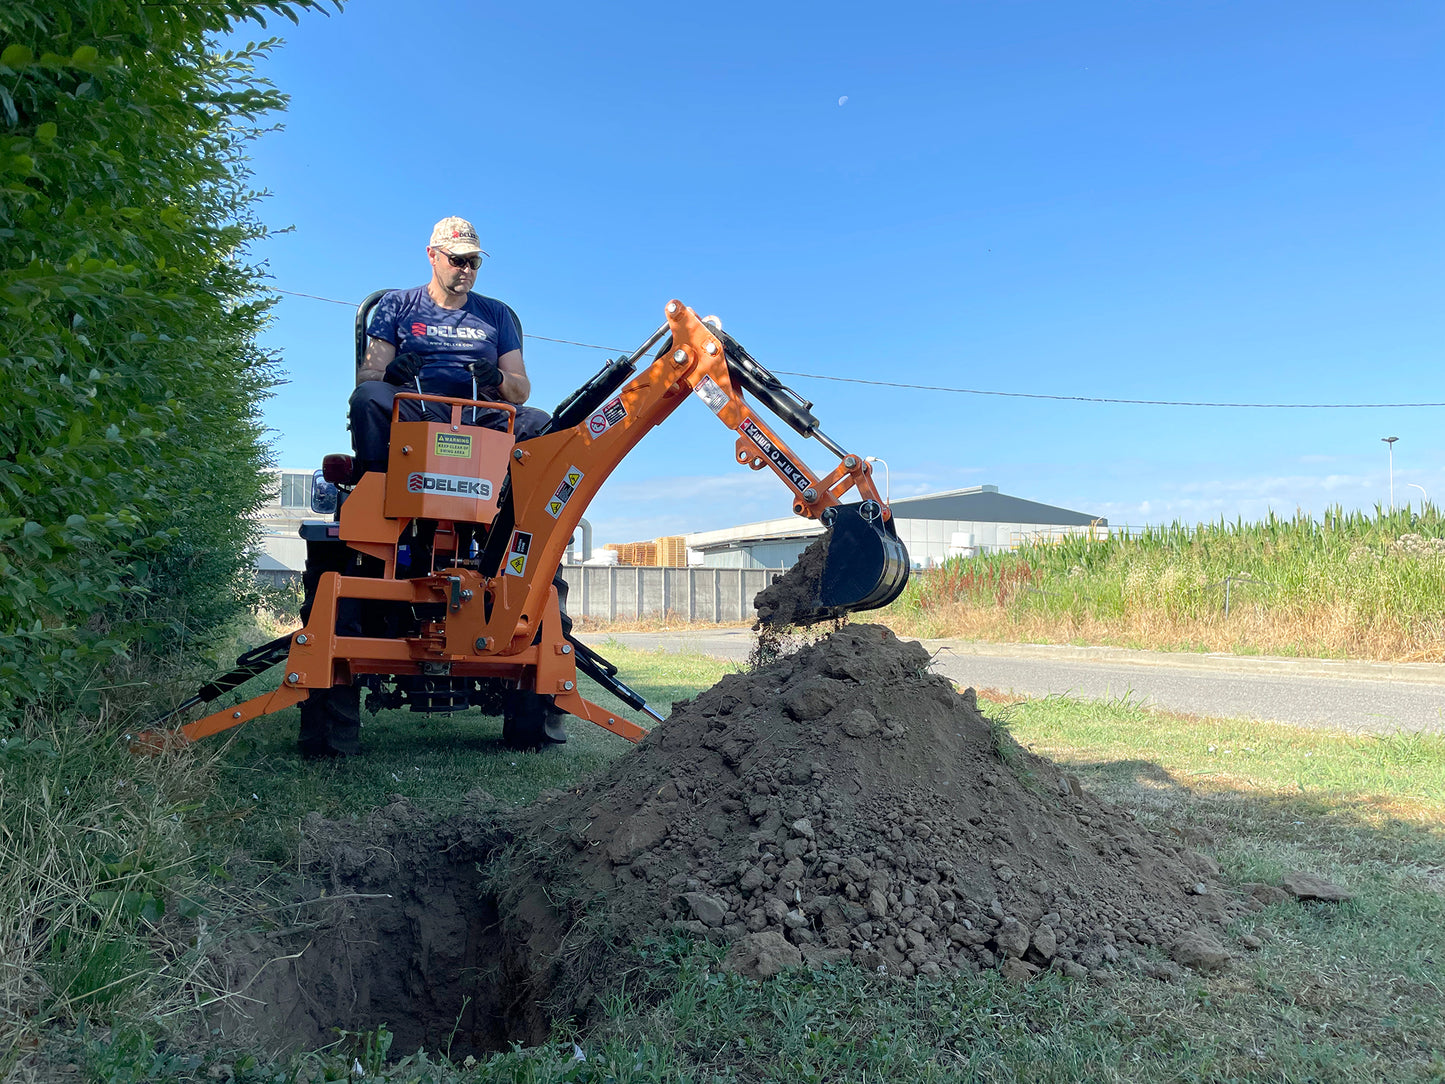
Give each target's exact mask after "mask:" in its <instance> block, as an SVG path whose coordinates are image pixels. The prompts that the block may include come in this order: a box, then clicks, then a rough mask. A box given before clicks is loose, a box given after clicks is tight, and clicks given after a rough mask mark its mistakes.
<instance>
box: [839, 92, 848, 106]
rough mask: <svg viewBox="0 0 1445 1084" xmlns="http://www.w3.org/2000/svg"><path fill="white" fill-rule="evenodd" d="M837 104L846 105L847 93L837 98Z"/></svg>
mask: <svg viewBox="0 0 1445 1084" xmlns="http://www.w3.org/2000/svg"><path fill="white" fill-rule="evenodd" d="M838 104H839V105H847V104H848V95H846V94H845V95H843V97H841V98H839V99H838Z"/></svg>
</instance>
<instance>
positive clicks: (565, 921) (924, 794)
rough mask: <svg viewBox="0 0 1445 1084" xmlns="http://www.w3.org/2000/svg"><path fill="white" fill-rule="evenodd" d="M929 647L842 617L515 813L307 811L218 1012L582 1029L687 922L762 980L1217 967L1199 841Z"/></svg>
mask: <svg viewBox="0 0 1445 1084" xmlns="http://www.w3.org/2000/svg"><path fill="white" fill-rule="evenodd" d="M930 661H931V660H930V658H929V656H928V654H927V652H926V651H925V650H924V649H923V647H922V646H921V645H919V644H917V643H914V642H904V641H900V640H898V639H897V638H895V637H894V636H893V634H892V633H891V632H889V631H888V630H886V629H884V628H881V627H879V626H875V625H850V626H845V627H843V628H840V629H836V630H834V631H833V632H831V633H830V634H828V635H827V636H826V637H825V638H823V639H821V640H819V641H817V642H815V643H812V644H810V645H807V646H804V647H802V648H801V649H799V650H797V651H796V652H795V653H793V654H790V655H786V656H783V657H780V658H776V659H774V660H773V661H771V662H769V663H767V664H765V665H761V666H759V667H757V668H754V669H752V670H750V671H748V672H744V673H736V674H731V675H729V676H727V677H725V678H723V680H722V681H720V682H719V683H718V684H717V685H715V686H713V687H712V688H710V689H708V690H706V691H705V692H703V693H701V694H700V695H699V696H698V697H697V698H696V699H694V700H692V701H691V702H683V703H679V704H677V705H674V711H673V713H672V716H671V718H670V719H669V720H668V721H667V722H666V723H665V724H662V725H660V726H658V727H657V728H656V729H654V730H653V732H652V733H651V734H650V735H649V737H648V738H647V739H646V740H645V741H644V742H643V743H642V744H641V745H640V746H638V747H637V748H636V749H635V750H633V751H631V752H629V753H627V754H626V755H624V756H622V757H620V758H618V760H616V761H615V762H614V763H613V764H612V765H611V766H610V767H609V768H608V769H607V770H606V771H605V772H603V773H602V774H600V775H598V776H596V777H594V778H592V779H589V780H585V781H582V782H580V783H578V784H577V785H576V786H575V787H574V788H573V789H571V790H569V791H567V792H548V793H544V794H543V795H542V796H540V797H539V798H538V800H537V801H535V802H533V803H532V804H531V805H530V806H528V807H526V808H523V809H521V810H514V811H509V810H505V809H502V808H499V807H498V806H497V805H496V804H495V803H492V802H489V801H488V800H486V798H485V796H483V795H476V796H473V800H470V801H468V802H466V803H463V805H462V807H461V808H459V809H457V810H454V811H452V812H451V813H449V814H448V815H446V816H443V817H440V818H439V817H436V816H429V815H423V814H422V813H421V812H419V811H418V810H417V809H415V808H414V807H413V806H411V805H409V804H407V803H406V802H403V801H398V802H396V803H394V804H392V805H390V806H388V807H386V808H384V809H381V810H378V811H377V812H375V813H374V814H373V815H371V816H370V817H369V818H368V819H367V820H366V821H364V822H362V823H360V824H336V823H331V822H327V821H323V820H321V819H320V818H319V817H317V816H314V815H313V816H312V817H311V818H310V819H309V820H308V821H307V822H306V823H305V824H304V825H303V837H304V838H303V847H302V856H301V864H302V869H303V871H304V873H305V876H306V878H307V883H308V884H309V885H310V888H309V889H308V892H309V893H310V897H311V899H310V901H309V902H308V903H307V907H305V908H301V907H300V906H299V905H298V908H297V909H295V911H294V912H293V913H296V914H300V912H301V911H302V910H305V911H307V914H306V918H305V921H304V922H303V921H297V922H294V923H291V925H290V926H289V927H288V926H281V927H280V928H279V929H275V930H272V931H271V932H269V933H265V932H253V933H252V934H251V935H250V936H251V937H252V938H253V940H252V941H251V942H249V943H247V944H245V945H243V946H240V947H239V948H237V947H235V943H234V941H233V942H232V944H233V948H232V949H231V950H228V955H227V956H226V959H225V961H224V962H225V965H226V967H227V971H228V988H230V989H233V990H237V991H239V993H238V996H237V997H235V998H231V999H228V1000H227V1002H226V1006H227V1007H226V1009H225V1012H224V1014H223V1015H224V1019H219V1018H218V1020H217V1022H216V1023H215V1026H218V1027H222V1028H223V1029H224V1030H227V1031H229V1032H231V1033H232V1034H237V1033H238V1032H242V1031H244V1032H249V1033H250V1034H249V1037H251V1038H254V1039H258V1040H260V1041H262V1042H265V1043H268V1044H270V1045H273V1046H277V1047H279V1046H287V1045H289V1046H293V1047H294V1046H305V1045H317V1044H320V1043H325V1042H327V1041H329V1040H331V1039H332V1038H334V1029H338V1028H340V1029H346V1030H350V1031H366V1030H368V1029H372V1028H375V1027H377V1026H378V1025H380V1024H382V1023H385V1024H386V1026H387V1027H388V1028H389V1029H390V1030H391V1032H392V1033H393V1034H394V1035H395V1036H396V1043H395V1046H394V1048H393V1049H394V1052H396V1053H404V1052H407V1051H409V1050H413V1049H415V1048H416V1047H418V1046H425V1047H426V1048H427V1049H428V1050H431V1051H437V1050H441V1051H446V1050H448V1049H449V1050H450V1052H451V1055H452V1056H453V1057H456V1056H464V1055H465V1054H467V1053H481V1052H483V1051H486V1050H490V1049H496V1048H499V1047H503V1046H505V1045H507V1044H508V1043H512V1042H520V1043H524V1044H527V1043H535V1042H539V1041H542V1040H543V1039H545V1037H546V1035H547V1031H548V1027H549V1025H550V1024H551V1022H553V1021H555V1020H558V1019H560V1018H563V1017H570V1018H572V1019H575V1020H578V1021H580V1022H581V1023H582V1024H583V1025H584V1026H585V1024H586V1021H587V1020H588V1018H589V1016H590V1015H591V1014H592V1013H593V1012H594V1011H596V1010H597V1009H598V1008H599V1006H600V1004H601V999H602V998H603V997H604V996H605V994H606V993H607V992H608V979H607V976H615V975H617V974H621V973H622V972H623V971H624V970H625V966H626V958H627V957H628V955H629V954H630V953H632V952H633V951H634V950H635V949H636V948H637V947H638V946H640V945H641V944H643V943H644V942H645V941H646V940H647V939H648V938H651V937H657V936H671V935H675V934H678V933H681V934H683V935H686V936H690V937H696V938H704V939H707V940H710V941H714V942H717V943H720V944H726V945H727V946H729V947H728V948H727V955H726V958H725V964H724V966H725V967H727V968H730V969H732V970H736V971H739V972H742V973H744V974H747V975H750V976H753V977H757V978H766V977H767V976H770V975H772V974H774V973H776V972H777V971H779V970H781V969H783V968H786V967H790V966H809V967H815V968H817V967H826V966H830V965H833V966H859V967H863V968H866V969H868V970H870V971H883V972H887V973H889V974H892V975H896V976H901V977H904V978H908V977H912V976H933V975H939V974H943V973H948V972H956V971H960V970H962V971H969V972H979V971H982V970H984V969H998V970H1001V971H1002V972H1003V973H1004V975H1005V976H1006V977H1007V978H1009V979H1010V980H1012V981H1016V982H1026V981H1028V980H1029V979H1030V978H1032V977H1033V976H1034V975H1036V974H1038V973H1039V972H1040V971H1042V970H1044V969H1050V968H1052V969H1055V970H1058V971H1062V972H1064V973H1065V974H1066V975H1068V976H1072V977H1074V978H1076V979H1079V980H1084V981H1087V980H1089V978H1090V977H1091V976H1092V977H1096V978H1099V979H1101V980H1103V981H1107V980H1108V978H1109V975H1110V973H1111V972H1112V971H1114V970H1115V969H1119V968H1130V969H1135V970H1142V971H1144V972H1146V973H1150V974H1154V975H1156V976H1157V977H1159V978H1164V979H1167V978H1170V977H1171V975H1172V976H1173V977H1177V975H1178V972H1179V968H1180V967H1181V966H1191V967H1196V968H1201V969H1209V968H1216V967H1222V966H1225V965H1226V964H1227V962H1228V959H1229V957H1230V954H1231V951H1230V948H1229V947H1227V945H1226V938H1225V935H1224V933H1223V931H1222V927H1223V925H1224V924H1225V923H1226V922H1227V921H1228V920H1229V919H1230V917H1231V916H1233V915H1234V914H1236V913H1238V912H1239V911H1240V910H1242V909H1244V908H1245V907H1246V902H1245V901H1241V900H1239V899H1237V898H1236V897H1233V896H1232V895H1231V894H1229V893H1228V892H1227V891H1226V889H1225V888H1224V887H1223V886H1222V885H1221V883H1220V881H1219V877H1218V870H1217V868H1216V867H1215V866H1214V864H1213V862H1212V861H1211V860H1209V859H1208V858H1207V857H1205V856H1202V855H1200V854H1197V853H1195V852H1193V851H1191V850H1190V849H1188V848H1186V847H1185V846H1184V845H1183V842H1182V840H1179V839H1175V838H1171V837H1168V836H1165V835H1161V834H1159V833H1157V832H1154V831H1152V830H1148V829H1146V828H1144V827H1143V826H1141V825H1140V824H1138V823H1136V822H1135V820H1134V818H1133V817H1132V815H1131V814H1130V813H1129V811H1127V810H1124V809H1121V808H1117V807H1115V806H1113V805H1110V804H1109V803H1107V802H1105V801H1102V800H1100V799H1099V798H1097V797H1095V796H1093V795H1091V794H1090V793H1088V792H1086V791H1084V790H1083V789H1082V788H1081V787H1080V785H1079V783H1078V781H1077V780H1076V779H1074V778H1073V777H1071V776H1069V775H1068V774H1067V773H1065V772H1063V771H1061V770H1060V769H1059V768H1058V767H1057V766H1056V765H1054V764H1053V763H1051V762H1049V761H1047V760H1045V759H1042V758H1040V757H1037V756H1034V755H1033V754H1031V753H1029V752H1028V751H1027V750H1025V749H1023V748H1022V747H1020V746H1019V745H1018V744H1017V743H1016V742H1014V741H1013V739H1012V738H1011V737H1010V736H1009V735H1008V733H1007V731H1006V729H1005V728H1004V727H1001V726H999V725H997V724H996V723H994V722H991V721H990V720H989V719H987V718H985V717H984V716H982V715H981V714H980V713H979V711H978V708H977V705H976V702H975V698H974V695H973V691H972V690H965V691H964V692H963V693H959V692H957V691H956V690H955V689H954V687H953V686H952V685H951V683H950V682H949V681H948V680H947V679H945V678H943V677H941V676H939V675H935V674H933V673H931V672H930V670H929V663H930ZM323 890H324V892H325V894H326V898H325V899H322V898H321V895H320V894H321V892H322V891H323ZM303 902H306V901H303Z"/></svg>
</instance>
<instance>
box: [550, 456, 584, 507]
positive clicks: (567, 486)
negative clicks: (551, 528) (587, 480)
mask: <svg viewBox="0 0 1445 1084" xmlns="http://www.w3.org/2000/svg"><path fill="white" fill-rule="evenodd" d="M580 481H582V472H581V471H580V470H578V469H577V467H576V465H575V464H574V465H573V466H570V467H568V468H567V473H566V474H565V475H564V476H563V477H562V481H561V482H560V483H559V484H558V486H557V492H556V493H553V494H552V499H551V500H550V501H548V502H547V515H549V516H551V517H552V518H553V519H556V518H557V517H558V516H560V515H561V514H562V509H564V508H566V507H567V502H568V501H570V500H571V499H572V494H573V493H575V492H576V490H577V483H578V482H580Z"/></svg>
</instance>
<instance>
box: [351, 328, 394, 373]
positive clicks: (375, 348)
mask: <svg viewBox="0 0 1445 1084" xmlns="http://www.w3.org/2000/svg"><path fill="white" fill-rule="evenodd" d="M395 357H396V345H395V344H394V343H389V342H387V341H386V340H385V339H367V340H366V354H365V355H364V356H363V357H362V359H361V364H360V365H358V366H357V368H356V382H357V383H358V384H360V383H361V382H362V381H363V380H381V379H383V378H384V377H385V376H386V367H387V366H388V365H390V364H391V362H392V359H393V358H395Z"/></svg>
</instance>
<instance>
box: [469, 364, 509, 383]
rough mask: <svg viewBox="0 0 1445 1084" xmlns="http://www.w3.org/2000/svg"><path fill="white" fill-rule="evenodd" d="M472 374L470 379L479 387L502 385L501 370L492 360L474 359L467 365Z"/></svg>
mask: <svg viewBox="0 0 1445 1084" xmlns="http://www.w3.org/2000/svg"><path fill="white" fill-rule="evenodd" d="M467 370H468V371H469V372H470V373H471V374H472V379H473V380H475V381H476V382H477V387H479V388H500V387H501V386H502V370H501V369H499V368H497V364H496V362H493V361H485V360H483V361H474V362H472V363H471V364H470V365H468V366H467Z"/></svg>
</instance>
